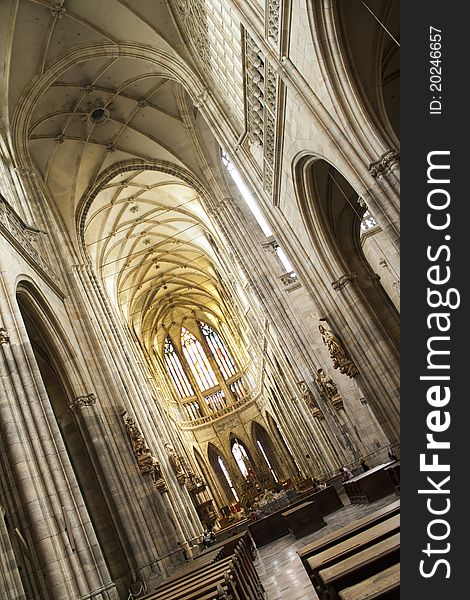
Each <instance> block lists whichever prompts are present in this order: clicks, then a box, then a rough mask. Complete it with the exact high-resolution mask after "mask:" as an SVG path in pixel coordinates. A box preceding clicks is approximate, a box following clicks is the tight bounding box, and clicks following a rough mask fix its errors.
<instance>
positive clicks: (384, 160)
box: [369, 150, 400, 177]
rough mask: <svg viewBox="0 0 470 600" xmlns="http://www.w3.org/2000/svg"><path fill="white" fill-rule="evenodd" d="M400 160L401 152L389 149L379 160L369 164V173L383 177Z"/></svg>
mask: <svg viewBox="0 0 470 600" xmlns="http://www.w3.org/2000/svg"><path fill="white" fill-rule="evenodd" d="M399 162H400V153H399V152H397V151H396V150H389V151H388V152H386V153H385V154H384V155H382V156H381V157H380V158H379V160H377V161H376V162H373V163H371V164H370V165H369V173H370V174H371V175H372V177H383V176H384V175H386V174H387V173H388V172H389V171H390V170H391V169H392V167H393V166H394V165H396V164H398V163H399Z"/></svg>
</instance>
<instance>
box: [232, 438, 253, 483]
mask: <svg viewBox="0 0 470 600" xmlns="http://www.w3.org/2000/svg"><path fill="white" fill-rule="evenodd" d="M232 454H233V458H234V459H235V461H236V463H237V465H238V468H239V469H240V471H241V473H242V475H243V477H244V478H245V479H248V478H249V471H248V467H249V465H250V459H249V458H248V454H247V453H246V450H245V448H244V446H243V445H242V444H240V443H239V442H237V441H236V442H235V443H234V444H233V445H232Z"/></svg>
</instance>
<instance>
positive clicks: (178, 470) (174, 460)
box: [165, 442, 186, 485]
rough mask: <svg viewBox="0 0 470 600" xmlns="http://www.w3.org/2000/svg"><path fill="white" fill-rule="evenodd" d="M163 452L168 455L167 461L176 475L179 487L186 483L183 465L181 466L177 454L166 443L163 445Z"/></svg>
mask: <svg viewBox="0 0 470 600" xmlns="http://www.w3.org/2000/svg"><path fill="white" fill-rule="evenodd" d="M165 450H166V453H167V454H168V460H169V462H170V465H171V468H172V469H173V471H174V473H175V475H176V479H177V481H178V483H179V484H180V485H184V484H185V482H186V474H185V472H184V470H183V465H182V464H181V459H180V457H179V456H178V453H177V452H176V450H175V449H174V448H173V446H171V444H169V443H168V442H167V443H166V444H165Z"/></svg>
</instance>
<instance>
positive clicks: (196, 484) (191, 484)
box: [186, 471, 206, 494]
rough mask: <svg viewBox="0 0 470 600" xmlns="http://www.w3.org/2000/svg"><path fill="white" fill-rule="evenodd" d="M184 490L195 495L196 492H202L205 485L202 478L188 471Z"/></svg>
mask: <svg viewBox="0 0 470 600" xmlns="http://www.w3.org/2000/svg"><path fill="white" fill-rule="evenodd" d="M186 488H187V489H188V492H192V493H195V494H197V493H198V492H203V491H204V490H205V489H206V484H205V483H204V481H203V479H202V477H200V476H199V475H197V474H196V473H194V472H193V471H189V473H188V480H187V483H186Z"/></svg>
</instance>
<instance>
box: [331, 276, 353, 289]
mask: <svg viewBox="0 0 470 600" xmlns="http://www.w3.org/2000/svg"><path fill="white" fill-rule="evenodd" d="M354 281H357V274H356V273H346V274H345V275H342V276H341V277H340V278H339V279H338V280H337V281H333V283H332V284H331V287H332V288H333V289H334V290H335V291H336V292H338V291H339V290H342V289H343V288H345V287H346V286H347V285H349V284H350V283H352V282H354Z"/></svg>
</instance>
